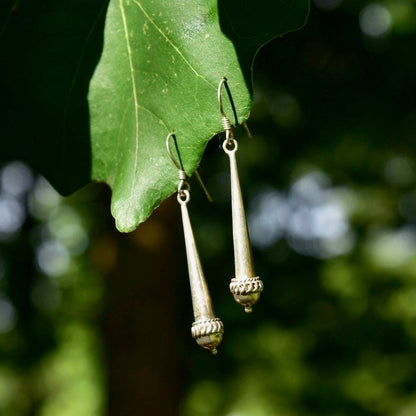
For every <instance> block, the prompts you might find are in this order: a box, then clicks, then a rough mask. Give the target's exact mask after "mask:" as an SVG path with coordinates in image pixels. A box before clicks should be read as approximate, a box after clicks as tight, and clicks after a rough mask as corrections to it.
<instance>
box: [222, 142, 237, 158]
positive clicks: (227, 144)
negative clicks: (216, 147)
mask: <svg viewBox="0 0 416 416" xmlns="http://www.w3.org/2000/svg"><path fill="white" fill-rule="evenodd" d="M230 146H232V147H231V149H230ZM222 148H223V149H224V152H225V153H228V154H232V153H235V152H236V151H237V149H238V142H237V140H235V139H228V140H224V141H223V143H222Z"/></svg>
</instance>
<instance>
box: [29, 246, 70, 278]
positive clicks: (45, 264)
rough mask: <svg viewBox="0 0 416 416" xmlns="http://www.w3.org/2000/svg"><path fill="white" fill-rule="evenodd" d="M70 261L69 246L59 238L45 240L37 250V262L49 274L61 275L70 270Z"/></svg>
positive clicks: (53, 275)
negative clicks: (58, 239)
mask: <svg viewBox="0 0 416 416" xmlns="http://www.w3.org/2000/svg"><path fill="white" fill-rule="evenodd" d="M70 261H71V257H70V255H69V253H68V250H67V248H66V247H65V246H64V245H63V244H62V243H61V242H59V241H57V240H49V241H44V242H43V243H41V244H40V245H39V247H38V248H37V250H36V262H37V264H38V266H39V269H40V270H41V271H42V272H43V273H45V274H46V275H47V276H52V277H59V276H61V275H62V274H64V273H65V272H66V271H67V270H68V268H69V265H70Z"/></svg>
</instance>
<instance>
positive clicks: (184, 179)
mask: <svg viewBox="0 0 416 416" xmlns="http://www.w3.org/2000/svg"><path fill="white" fill-rule="evenodd" d="M171 138H172V139H173V142H174V144H175V149H176V153H177V155H178V159H179V162H178V161H177V160H176V159H175V157H174V156H173V154H172V151H171V149H170V140H171ZM166 149H167V151H168V154H169V157H170V159H171V160H172V162H173V163H174V165H175V166H176V167H177V168H178V175H179V181H180V182H179V187H178V190H179V191H180V190H182V189H184V187H185V188H187V189H188V190H189V184H188V182H187V179H188V176H187V175H186V172H185V169H184V167H183V163H182V158H181V154H180V152H179V147H178V142H177V141H176V136H175V133H174V132H171V133H169V134H168V135H167V137H166ZM195 176H196V178H197V180H198V182H199V184H200V185H201V188H202V190H203V191H204V193H205V196H206V197H207V199H208V201H209V202H213V199H212V197H211V195H210V193H209V192H208V189H207V188H206V186H205V184H204V182H203V181H202V178H201V176H200V174H199V172H198V170H197V169H195Z"/></svg>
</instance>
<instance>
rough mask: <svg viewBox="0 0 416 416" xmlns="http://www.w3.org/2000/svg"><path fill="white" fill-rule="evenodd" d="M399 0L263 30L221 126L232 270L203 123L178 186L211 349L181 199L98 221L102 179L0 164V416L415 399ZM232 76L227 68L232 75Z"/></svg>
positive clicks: (410, 411)
mask: <svg viewBox="0 0 416 416" xmlns="http://www.w3.org/2000/svg"><path fill="white" fill-rule="evenodd" d="M415 44H416V5H415V3H414V1H412V0H385V1H363V0H348V1H346V0H344V1H342V0H313V2H312V10H311V15H310V18H309V21H308V23H307V25H306V27H305V28H303V29H302V30H300V31H298V32H296V33H292V34H289V35H286V36H284V37H282V38H279V39H276V40H275V41H273V42H271V43H270V44H268V45H267V46H266V47H264V48H263V49H262V50H261V52H260V53H259V55H258V57H257V60H256V63H255V66H254V82H255V105H254V108H253V112H252V117H251V119H250V122H249V127H250V129H251V131H252V133H253V136H254V137H253V138H252V139H250V138H248V137H247V136H246V134H245V132H244V130H241V131H238V135H237V137H238V139H239V143H240V145H239V152H238V160H239V168H240V176H241V183H242V187H243V192H244V196H245V200H246V207H247V215H248V222H249V227H250V232H251V237H252V243H253V249H254V258H255V265H256V271H257V273H258V274H259V275H260V276H261V278H262V279H263V281H264V284H265V290H264V293H263V295H262V298H261V301H260V302H259V303H258V304H257V305H256V306H255V307H254V312H253V313H252V314H251V315H246V314H244V312H243V309H242V308H241V307H240V306H238V305H237V304H235V303H234V301H233V299H232V296H231V295H230V294H229V292H228V281H229V279H230V278H232V277H233V254H232V234H231V216H230V213H231V211H230V206H229V205H230V192H229V174H228V164H227V163H228V162H227V157H226V155H225V154H224V153H223V152H222V150H221V149H220V147H219V140H218V139H213V140H212V141H211V143H210V144H209V146H208V147H207V151H206V155H205V156H204V159H203V161H202V164H201V167H200V173H201V175H202V176H203V178H204V180H205V182H206V185H207V186H208V188H209V190H210V192H211V193H212V195H213V197H214V199H215V202H214V203H213V204H209V203H208V202H207V201H206V200H205V199H204V196H203V193H202V191H201V189H200V188H199V186H198V184H197V182H196V181H194V180H192V181H191V185H192V200H191V203H190V205H189V209H190V215H191V219H192V222H193V226H194V232H195V235H196V239H197V243H198V247H199V250H200V256H201V259H202V262H203V265H204V269H205V274H206V277H207V280H208V284H209V286H210V290H211V295H212V298H213V302H214V307H215V310H216V312H217V314H218V316H220V317H221V318H222V320H223V322H224V324H225V328H226V333H225V337H224V341H223V344H222V345H221V346H220V348H219V350H220V351H219V354H218V356H216V357H213V356H211V355H210V354H209V353H208V352H207V351H204V350H202V349H200V348H199V347H198V346H197V345H196V343H195V342H194V341H193V340H192V339H191V336H190V325H191V323H192V311H191V304H190V293H189V287H188V286H189V285H188V281H187V269H186V259H185V250H184V244H183V237H182V230H181V220H180V216H179V208H178V206H177V204H176V201H175V199H174V198H173V199H170V200H168V201H166V202H165V203H164V204H162V206H161V207H160V208H159V209H158V210H157V211H156V212H155V213H154V215H153V216H152V217H151V218H150V219H149V220H148V221H147V222H146V223H144V224H142V225H141V226H140V227H139V228H138V230H137V231H135V232H134V233H131V234H127V235H123V234H120V233H118V232H117V231H115V229H114V226H113V220H112V219H111V218H110V216H109V213H108V211H109V208H108V204H109V191H108V190H107V189H106V188H105V187H104V186H101V185H91V186H88V187H87V188H85V189H83V190H81V191H80V192H78V193H77V194H75V195H73V196H72V197H69V198H62V197H61V196H59V195H58V194H57V193H56V192H55V191H54V190H53V189H52V188H51V186H50V185H49V184H48V183H47V182H46V181H45V179H43V178H42V177H39V176H38V175H37V174H36V173H35V172H33V171H32V170H31V169H30V168H29V167H28V166H26V165H24V164H23V163H21V162H18V161H16V162H12V163H9V164H7V165H5V166H3V167H2V168H1V171H0V415H2V416H56V415H59V416H127V415H128V416H131V415H136V414H148V415H152V416H153V415H154V416H158V415H172V416H176V415H177V416H211V415H218V416H274V415H279V416H298V415H302V416H312V415H314V416H315V415H316V416H326V415H328V416H329V415H331V416H351V415H354V416H376V415H377V416H378V415H379V416H382V415H386V416H387V415H389V416H413V415H415V414H416V376H415V374H416V351H415V347H416V226H415V223H416V168H415V152H414V143H415V135H416V98H415V97H416V76H415V73H416V54H415V52H414V51H415ZM230 86H231V88H232V80H230Z"/></svg>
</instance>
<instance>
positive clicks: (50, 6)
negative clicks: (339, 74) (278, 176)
mask: <svg viewBox="0 0 416 416" xmlns="http://www.w3.org/2000/svg"><path fill="white" fill-rule="evenodd" d="M308 3H309V2H308V0H293V1H283V0H259V1H256V2H253V1H248V0H242V1H237V0H221V1H220V2H219V3H218V4H217V2H216V1H215V0H195V1H194V0H192V1H191V0H187V1H176V2H168V1H166V2H165V1H151V0H145V1H137V0H111V2H110V5H109V7H108V11H107V6H108V0H89V1H85V0H67V1H65V2H59V1H58V2H57V1H56V0H38V1H36V2H34V1H33V0H5V1H4V2H2V3H1V4H0V137H1V139H2V150H1V152H0V161H8V160H11V159H23V160H25V161H27V162H28V163H29V164H30V165H31V166H33V167H34V168H36V169H37V170H38V171H40V173H42V174H43V175H45V176H46V177H47V179H48V180H49V181H51V183H52V184H53V185H54V186H55V187H56V188H57V190H58V191H60V192H61V193H63V194H68V193H71V192H73V191H75V190H76V189H78V188H79V187H81V186H84V185H85V184H87V183H88V182H89V181H91V180H92V179H93V180H99V181H105V182H107V183H108V184H109V185H110V186H111V188H112V190H113V198H112V212H113V215H114V216H115V218H116V222H117V227H118V228H119V229H120V230H121V231H131V230H133V229H134V228H135V227H136V226H137V225H138V223H139V222H141V221H144V220H145V219H146V218H147V217H148V216H149V215H150V214H151V212H152V211H153V209H154V208H155V207H156V206H157V205H158V204H159V203H160V202H161V201H163V199H165V198H166V197H167V196H169V195H170V194H171V193H172V192H174V190H175V189H176V185H177V172H176V170H175V167H174V165H173V164H172V162H171V161H170V159H169V158H168V155H167V152H166V150H165V138H166V136H167V134H168V133H169V132H170V131H172V130H174V131H175V132H176V136H177V139H178V145H179V149H180V152H181V157H182V159H183V161H184V165H185V169H186V171H187V173H188V174H192V172H193V171H194V169H195V167H196V166H197V164H198V163H199V161H200V158H201V155H202V153H203V150H204V148H205V146H206V144H207V142H208V140H209V139H210V138H211V137H212V136H213V135H214V134H215V133H216V132H218V131H220V130H221V124H220V115H219V110H218V104H217V98H216V94H217V91H216V90H217V85H218V83H219V81H220V79H221V78H222V77H223V76H224V75H226V76H227V77H228V78H229V84H230V88H231V90H232V93H233V98H234V101H235V104H236V108H237V113H238V117H239V122H240V123H241V122H243V121H244V120H246V118H247V117H248V115H249V111H250V108H251V95H252V91H251V89H252V86H251V65H252V61H253V59H254V56H255V54H256V52H257V50H258V48H259V47H260V46H261V45H262V44H264V43H265V42H266V41H268V40H270V39H271V38H273V37H275V36H278V35H281V34H282V33H285V32H287V31H289V30H295V29H296V28H299V27H300V26H302V25H303V24H304V22H305V20H306V17H307V14H308V7H309V4H308ZM104 23H105V30H104ZM103 38H104V49H103ZM101 53H102V55H101ZM97 64H98V67H97ZM93 74H94V76H93ZM92 77H93V78H92ZM91 78H92V81H91ZM88 91H89V96H88ZM87 96H88V100H87ZM227 111H229V109H227Z"/></svg>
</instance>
